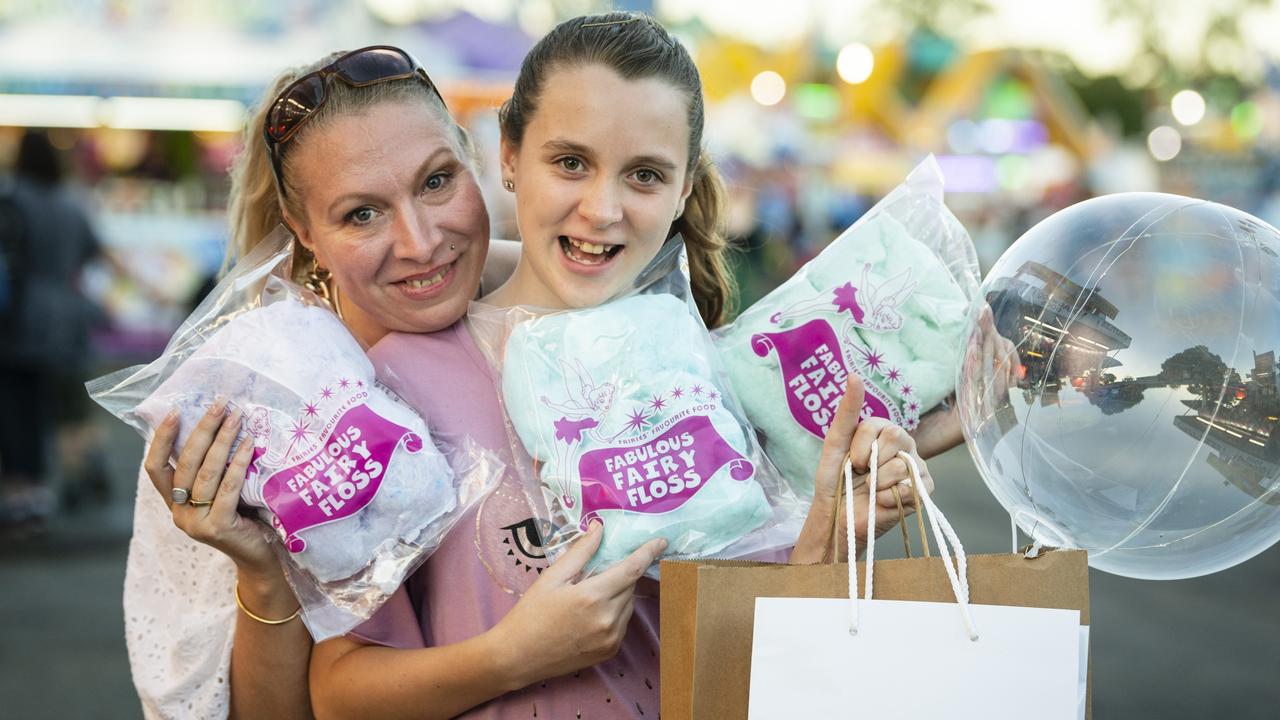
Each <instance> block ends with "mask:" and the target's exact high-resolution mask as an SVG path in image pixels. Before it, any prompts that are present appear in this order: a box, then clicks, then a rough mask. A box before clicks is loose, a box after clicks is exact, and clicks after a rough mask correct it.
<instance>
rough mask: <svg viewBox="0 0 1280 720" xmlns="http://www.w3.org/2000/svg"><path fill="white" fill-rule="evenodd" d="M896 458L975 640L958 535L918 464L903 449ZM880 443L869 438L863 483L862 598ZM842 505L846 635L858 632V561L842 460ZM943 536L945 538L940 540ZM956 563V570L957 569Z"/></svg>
mask: <svg viewBox="0 0 1280 720" xmlns="http://www.w3.org/2000/svg"><path fill="white" fill-rule="evenodd" d="M898 457H900V458H902V460H903V461H904V462H905V463H906V464H907V468H908V469H909V471H910V473H911V478H910V479H908V480H906V483H907V484H908V485H910V486H911V488H912V490H914V491H915V494H916V497H917V498H919V500H920V502H921V503H922V504H923V507H922V508H920V509H919V510H920V511H923V510H928V512H927V513H925V514H926V515H927V516H928V520H929V526H930V527H931V528H932V529H933V538H934V541H935V542H937V544H938V554H939V555H941V556H942V562H943V565H944V566H945V567H946V569H947V577H948V578H949V579H950V580H951V591H952V593H954V595H955V598H956V605H957V606H958V607H959V608H960V617H961V619H962V620H963V621H964V629H965V632H966V633H967V634H968V636H969V640H971V641H975V642H976V641H977V640H978V630H977V627H976V626H974V624H973V617H972V615H970V613H969V578H968V574H969V570H968V567H969V566H968V562H967V560H966V559H965V555H964V546H963V545H961V544H960V538H959V537H957V536H956V531H955V529H953V528H952V527H951V523H950V521H948V520H947V518H946V516H944V515H943V514H942V511H941V510H939V509H938V506H937V505H935V504H934V502H933V498H931V497H929V491H928V490H926V489H925V487H924V483H923V482H921V481H920V467H919V466H918V465H917V464H916V461H915V458H913V457H911V455H910V454H909V453H907V452H904V451H898ZM879 458H880V443H879V441H872V443H871V463H870V464H871V472H870V474H869V475H868V476H867V485H868V490H870V492H869V493H868V497H869V498H870V499H869V502H868V507H867V560H866V563H867V580H866V592H865V594H866V599H867V600H870V599H871V598H872V594H871V592H872V588H873V580H874V578H875V549H876V533H875V522H876V474H877V468H878V467H879V464H880V463H879ZM844 505H845V520H846V522H848V523H849V531H848V533H847V535H848V541H849V634H850V635H855V636H856V635H857V634H858V623H859V617H858V604H859V600H858V564H857V562H856V558H857V556H856V555H855V551H856V549H857V548H856V540H857V538H856V537H855V535H854V523H853V462H852V461H851V460H849V459H847V458H846V459H845V463H844ZM944 536H945V540H944ZM920 541H921V542H926V541H925V539H924V538H920ZM946 541H950V544H951V548H952V549H953V550H954V551H955V560H954V562H953V561H952V557H951V555H950V554H949V553H948V552H947V551H946V550H947V542H946ZM957 566H958V570H957Z"/></svg>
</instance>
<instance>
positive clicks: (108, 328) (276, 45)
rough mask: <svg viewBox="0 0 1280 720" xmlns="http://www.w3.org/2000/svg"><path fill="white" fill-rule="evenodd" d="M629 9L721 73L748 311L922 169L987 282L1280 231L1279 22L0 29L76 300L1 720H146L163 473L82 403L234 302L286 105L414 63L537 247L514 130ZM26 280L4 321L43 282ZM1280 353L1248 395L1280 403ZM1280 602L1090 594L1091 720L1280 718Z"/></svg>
mask: <svg viewBox="0 0 1280 720" xmlns="http://www.w3.org/2000/svg"><path fill="white" fill-rule="evenodd" d="M608 8H618V9H628V10H640V11H645V12H650V13H653V14H654V15H656V16H657V17H658V18H659V19H660V20H661V21H662V22H664V23H665V24H666V25H667V26H668V27H669V28H671V29H672V30H673V31H674V32H675V33H676V34H677V35H678V36H679V37H680V38H681V39H682V40H683V41H684V42H685V43H686V44H687V45H688V46H689V48H690V49H691V51H692V52H693V53H694V56H695V58H696V59H697V62H698V64H699V67H700V68H701V70H702V73H703V81H704V84H705V91H706V95H707V100H708V113H709V114H708V129H707V132H706V137H707V140H708V144H709V149H710V152H711V154H712V155H713V157H714V158H715V159H716V160H717V162H718V163H719V164H720V167H721V168H722V170H723V171H724V173H725V176H726V178H727V180H728V181H729V183H730V187H731V196H732V211H733V212H732V218H733V220H732V228H731V230H732V233H733V235H734V236H735V237H736V238H737V240H738V241H739V243H740V247H741V252H740V253H739V254H738V255H737V258H736V259H737V265H736V269H737V273H738V277H739V281H740V284H741V287H742V295H743V296H742V298H741V305H746V304H748V303H750V302H751V301H752V300H753V299H755V298H758V297H760V296H761V295H763V294H764V293H765V292H767V291H768V290H770V289H771V288H773V287H775V286H776V285H777V284H778V283H779V282H780V281H781V280H783V279H785V278H786V277H788V276H790V274H791V273H792V272H794V270H795V269H797V268H798V267H799V266H800V265H801V264H803V263H804V262H805V261H806V260H808V259H809V258H811V257H812V256H813V255H814V254H816V253H817V252H818V251H819V250H821V249H822V247H824V246H825V244H826V243H827V242H829V241H830V240H831V239H832V238H834V237H835V236H836V235H837V234H838V233H839V232H840V231H841V230H842V229H844V228H845V227H847V226H848V225H850V224H851V223H852V222H854V221H855V220H856V219H857V218H858V217H859V216H860V215H861V214H862V213H863V212H865V211H866V210H867V209H868V208H869V207H871V205H872V204H874V203H875V201H876V200H877V199H878V198H879V197H880V196H881V195H882V194H883V193H885V192H886V191H888V190H889V189H890V188H892V187H893V186H895V185H896V184H898V183H899V182H901V181H902V179H903V177H904V176H905V175H906V173H907V172H908V171H909V170H910V168H911V167H912V166H913V165H914V164H915V163H916V162H917V161H918V160H919V159H920V158H921V157H922V156H923V155H925V154H927V153H933V154H935V155H936V156H937V158H938V160H939V163H940V165H941V167H942V169H943V172H944V173H945V176H946V189H947V203H948V205H949V206H950V207H951V209H952V210H953V212H955V214H956V215H957V216H958V217H959V219H960V220H961V221H962V222H963V223H964V225H965V226H966V227H967V228H968V230H969V232H970V234H971V235H972V237H973V240H974V243H975V245H976V248H977V252H978V256H979V261H980V263H981V265H982V267H983V269H984V270H985V269H987V268H989V267H990V266H991V264H992V263H994V262H995V260H996V259H997V258H998V257H999V256H1000V255H1001V253H1002V252H1003V251H1004V250H1005V249H1006V248H1007V247H1008V246H1009V245H1010V244H1011V243H1012V242H1013V241H1014V240H1016V239H1017V238H1018V237H1019V236H1020V235H1021V234H1022V233H1023V232H1024V231H1026V230H1027V229H1028V228H1030V227H1031V226H1032V225H1034V224H1035V223H1036V222H1038V221H1039V220H1041V219H1043V218H1045V217H1047V216H1049V215H1050V214H1052V213H1053V212H1055V211H1057V210H1059V209H1061V208H1063V207H1066V206H1068V205H1071V204H1073V203H1076V202H1079V201H1081V200H1084V199H1088V198H1091V197H1095V196H1097V195H1101V194H1106V193H1114V192H1126V191H1161V192H1170V193H1177V194H1181V195H1187V196H1191V197H1197V198H1203V199H1207V200H1212V201H1215V202H1218V203H1222V204H1225V205H1229V206H1232V207H1235V208H1238V209H1240V210H1243V211H1245V212H1249V213H1252V214H1254V215H1256V216H1257V217H1259V218H1261V219H1263V220H1265V221H1267V222H1270V223H1271V224H1273V225H1280V45H1277V43H1276V38H1277V37H1280V2H1276V1H1275V0H1215V1H1214V2H1199V1H1196V0H1166V1H1161V2H1157V0H1077V2H1074V3H1046V2H1025V1H1019V0H914V1H913V0H877V1H875V2H872V1H870V0H808V1H801V0H794V1H793V2H787V3H777V2H767V1H766V0H736V1H735V0H707V1H701V2H698V1H695V0H631V1H626V2H613V3H607V2H595V1H592V0H527V1H525V2H516V1H515V0H468V1H466V2H464V1H463V0H284V1H282V2H276V3H250V2H242V1H235V2H221V3H205V2H195V1H191V0H169V1H165V2H161V1H158V0H80V1H76V0H61V1H59V0H26V1H17V2H4V3H0V227H5V228H10V227H14V224H15V223H24V222H27V229H28V230H30V229H31V228H32V227H38V229H39V232H40V233H42V234H44V233H47V234H48V237H55V236H56V237H57V238H58V239H57V241H56V242H53V241H50V242H48V243H43V244H41V245H39V246H37V247H36V249H35V250H34V251H33V252H34V253H37V254H40V253H47V254H49V255H50V258H48V259H45V260H40V261H39V262H48V263H52V264H54V265H56V266H57V267H59V268H62V269H63V272H62V275H63V276H65V278H66V282H65V284H64V285H63V286H61V287H58V288H56V289H50V292H51V295H52V297H53V298H54V299H53V300H51V301H50V305H49V308H50V309H49V311H48V312H49V313H50V314H49V322H48V332H47V333H43V334H41V336H40V337H13V336H12V335H3V337H4V338H5V340H4V344H3V347H0V364H3V365H4V366H5V367H7V368H10V369H12V370H13V372H9V373H7V379H6V380H5V383H4V387H3V388H2V389H3V391H4V393H5V398H4V399H3V400H0V402H4V403H6V404H8V405H9V406H10V407H21V408H22V409H24V411H25V414H23V415H21V416H18V419H17V420H13V419H7V420H6V421H5V422H6V425H5V427H3V428H0V432H3V433H5V434H6V435H8V436H10V437H15V438H21V439H24V442H26V444H27V445H29V446H30V453H29V456H30V457H31V458H34V460H32V461H24V462H14V461H13V460H12V458H8V457H6V458H3V459H0V475H3V477H4V483H3V485H2V487H3V493H4V494H3V509H2V512H0V522H3V526H4V537H3V544H2V545H0V577H2V578H3V588H4V590H3V592H0V622H3V627H4V640H3V641H2V642H0V708H4V709H3V710H0V715H3V716H5V717H15V718H19V717H134V716H137V715H138V714H139V710H138V707H137V702H136V698H134V696H133V694H132V688H131V686H130V683H129V677H128V665H127V661H126V659H125V653H124V640H123V629H122V625H123V621H122V618H121V617H120V615H121V608H120V600H119V598H120V588H121V581H122V577H123V572H124V553H125V551H126V546H127V540H128V532H129V523H130V514H131V511H132V506H133V492H134V485H135V477H136V471H137V463H138V459H139V457H140V451H141V443H140V441H139V440H138V439H137V438H136V437H134V436H133V434H132V431H131V430H129V429H128V428H125V427H124V426H123V425H122V424H119V423H116V422H113V421H112V420H110V419H109V418H108V417H107V416H106V415H105V414H104V413H102V412H101V411H99V410H98V409H97V408H96V407H94V406H91V404H90V402H89V400H88V398H87V397H86V396H85V395H84V393H83V390H82V385H81V383H83V381H84V380H85V379H86V378H88V377H91V376H96V375H98V374H101V373H102V372H105V371H108V370H111V369H115V368H117V367H121V366H124V365H128V364H133V363H137V362H142V361H147V360H150V359H152V358H154V357H155V356H156V355H157V354H158V353H159V351H160V350H161V349H162V348H163V345H164V343H165V341H166V340H167V339H168V337H169V335H170V334H171V333H172V332H173V330H174V329H175V328H176V327H177V325H178V323H179V322H181V320H182V319H183V318H184V317H185V316H186V314H187V313H188V311H189V309H190V308H191V307H192V304H193V303H194V302H195V301H196V300H197V299H198V298H199V297H201V295H202V293H203V292H204V291H205V290H207V289H208V287H209V283H210V282H211V280H212V278H214V276H215V275H216V273H217V272H218V270H219V268H220V266H221V263H222V258H223V253H224V247H225V242H226V237H227V227H226V213H225V211H226V199H227V191H228V179H227V168H228V165H229V163H230V160H231V158H232V156H233V155H234V154H235V153H236V151H237V149H238V147H239V142H240V136H239V132H240V130H241V128H242V126H243V123H244V120H245V118H246V116H247V114H248V112H249V110H250V109H251V108H252V107H253V105H254V104H255V103H257V102H258V101H259V99H260V95H261V93H262V92H263V89H264V85H265V83H266V81H267V80H269V79H270V78H271V77H273V76H274V75H275V74H276V73H277V72H278V71H279V70H280V69H281V68H282V67H284V66H286V65H291V64H296V63H300V62H305V61H309V60H311V59H313V58H316V57H319V56H320V55H322V54H324V53H326V52H328V51H330V50H333V49H337V48H354V47H359V46H362V45H368V44H374V43H388V44H395V45H399V46H402V47H404V48H406V49H409V50H410V51H411V52H413V53H414V54H415V55H416V56H417V57H418V58H419V59H420V60H422V61H423V63H424V64H425V65H426V66H427V68H428V70H429V72H430V73H431V75H432V77H433V78H434V79H435V80H436V81H437V83H438V84H439V85H440V86H441V87H442V89H443V92H444V95H445V98H446V100H447V102H448V103H449V106H450V108H451V109H452V110H453V111H454V112H455V114H456V115H458V117H459V118H461V119H463V121H464V123H465V124H466V125H467V126H468V127H469V128H470V129H471V131H472V133H473V135H474V136H475V137H476V138H477V139H478V141H479V145H480V147H481V150H482V154H483V162H484V166H483V168H482V177H481V184H482V187H483V189H484V191H485V195H486V201H487V202H488V206H489V211H490V213H491V215H492V217H493V228H494V235H495V236H497V237H507V238H514V237H515V229H514V223H513V220H512V206H511V199H510V198H511V196H510V195H509V194H507V193H505V192H502V191H501V190H500V187H499V176H498V173H497V145H498V134H497V122H496V115H495V112H494V111H495V108H496V107H497V106H498V104H499V103H501V102H502V101H503V100H504V99H506V97H507V96H508V94H509V92H510V88H511V84H512V81H513V79H514V75H515V72H516V70H517V68H518V67H519V63H520V60H521V59H522V57H523V56H524V53H525V52H526V50H527V49H528V48H529V47H530V46H531V45H532V43H533V41H534V40H535V39H536V38H537V37H539V36H540V35H541V34H542V33H544V32H546V31H547V30H549V29H550V28H551V27H552V26H553V25H554V24H555V23H556V22H558V21H560V20H563V19H565V18H568V17H571V16H574V15H578V14H581V13H584V12H592V11H598V10H602V9H608ZM33 182H34V183H36V184H39V185H41V186H44V187H49V186H56V187H59V188H61V189H60V190H59V191H58V192H57V193H51V194H50V195H49V199H48V200H47V203H48V204H47V205H45V206H44V207H45V210H44V211H43V212H44V214H45V215H47V216H49V217H57V218H61V219H60V220H59V221H58V222H45V221H43V220H38V221H35V222H28V221H25V220H23V218H21V217H19V215H20V213H16V212H15V211H13V207H15V205H14V204H13V203H11V202H9V201H8V200H7V198H11V197H12V196H13V195H14V194H15V193H17V192H19V191H18V190H17V188H19V187H21V186H23V185H24V183H25V184H30V183H33ZM0 249H2V250H3V252H0V261H2V262H0V322H2V316H3V314H4V312H5V311H6V308H8V307H11V305H10V303H12V302H13V298H15V297H17V296H18V293H19V292H21V291H23V288H22V287H21V282H20V278H21V275H22V274H21V273H20V272H17V271H16V270H18V269H20V268H21V267H22V264H21V263H23V262H33V261H34V260H33V258H29V257H28V258H22V257H19V255H18V254H15V251H14V250H13V249H12V248H8V247H5V248H0ZM6 263H7V264H6ZM1277 322H1280V320H1278V321H1277ZM2 332H4V328H3V327H0V333H2ZM1268 350H1269V351H1268ZM1275 350H1276V349H1275V348H1271V349H1265V348H1264V349H1259V351H1260V352H1257V353H1255V359H1256V367H1255V368H1254V369H1253V372H1254V374H1255V375H1254V376H1256V378H1261V379H1260V380H1258V382H1259V383H1263V384H1265V381H1267V380H1268V379H1269V380H1270V383H1271V384H1272V385H1275V386H1276V387H1277V388H1280V384H1277V381H1276V368H1275ZM1254 376H1251V377H1254ZM1277 392H1280V390H1277ZM5 414H6V416H7V417H9V418H13V417H14V413H11V412H10V413H5ZM10 454H12V453H10ZM934 475H935V477H937V478H938V484H939V493H940V496H941V498H940V499H941V501H942V502H945V503H947V504H948V505H949V506H951V507H954V508H955V511H954V515H955V520H956V524H957V526H958V529H959V530H960V534H961V537H965V538H967V539H968V541H969V543H970V544H971V546H972V548H971V549H973V550H975V551H979V552H997V551H1004V550H1006V549H1007V547H1008V534H1009V533H1008V527H1009V526H1008V519H1007V516H1005V515H1004V514H1003V512H1002V511H1001V510H1000V508H999V506H998V505H997V504H996V503H995V501H994V500H993V499H992V498H991V496H990V494H989V493H988V492H987V490H986V487H985V486H984V485H983V483H982V481H981V479H980V478H979V477H978V475H977V473H976V471H975V470H974V467H973V464H972V462H971V461H970V459H969V457H968V455H967V453H966V452H965V451H964V450H963V449H958V450H957V451H953V452H951V453H949V454H947V455H945V456H943V457H942V458H940V459H939V460H937V461H936V462H935V463H934ZM1278 572H1280V551H1277V550H1276V549H1275V548H1273V549H1271V550H1270V551H1268V552H1266V553H1263V554H1262V555H1260V556H1259V557H1257V558H1255V559H1254V560H1252V561H1250V562H1248V563H1246V564H1245V565H1242V566H1240V567H1237V568H1233V569H1231V570H1228V571H1225V572H1223V573H1219V574H1217V575H1212V576H1209V577H1205V578H1199V579H1196V580H1186V581H1177V582H1166V583H1150V582H1142V581H1134V580H1127V579H1123V578H1117V577H1113V576H1108V575H1105V574H1101V573H1098V572H1096V571H1095V572H1094V573H1093V576H1092V580H1093V603H1094V608H1095V609H1094V617H1095V630H1094V634H1093V637H1094V638H1095V640H1094V643H1095V644H1094V649H1093V680H1094V688H1095V692H1094V697H1095V703H1094V708H1095V716H1096V717H1099V718H1147V717H1150V718H1174V717H1210V716H1212V717H1232V718H1252V717H1256V718H1263V717H1275V714H1274V713H1275V712H1276V711H1275V708H1276V707H1280V681H1278V680H1277V678H1278V677H1280V650H1278V649H1277V648H1280V618H1278V616H1277V613H1276V612H1275V602H1276V600H1275V598H1276V593H1277V591H1280V580H1278V579H1277V578H1280V575H1278ZM1192 657H1194V658H1196V660H1195V661H1192V660H1191V658H1192ZM1028 667H1029V671H1033V670H1032V669H1031V668H1033V659H1031V658H1029V666H1028ZM1016 681H1017V680H1016V678H1010V682H1016Z"/></svg>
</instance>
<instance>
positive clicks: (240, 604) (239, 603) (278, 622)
mask: <svg viewBox="0 0 1280 720" xmlns="http://www.w3.org/2000/svg"><path fill="white" fill-rule="evenodd" d="M236 605H237V606H238V607H239V608H240V611H241V612H243V613H244V614H245V615H248V616H249V617H250V618H253V619H254V620H257V621H258V622H260V623H262V624H263V625H283V624H285V623H287V622H289V621H290V620H292V619H294V618H296V617H298V614H299V613H301V612H302V606H301V605H299V606H298V609H297V610H294V611H293V614H292V615H290V616H289V617H287V618H284V619H283V620H268V619H266V618H264V617H261V616H258V615H254V614H253V612H252V611H251V610H249V608H247V607H245V606H244V601H243V600H241V599H240V581H239V580H236Z"/></svg>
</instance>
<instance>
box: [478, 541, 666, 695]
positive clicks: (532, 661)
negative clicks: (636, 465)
mask: <svg viewBox="0 0 1280 720" xmlns="http://www.w3.org/2000/svg"><path fill="white" fill-rule="evenodd" d="M603 536H604V530H603V527H602V526H601V525H600V524H599V523H592V525H591V527H590V528H589V529H588V530H587V533H586V535H584V536H583V537H581V538H578V539H577V540H576V541H574V543H573V545H572V546H570V547H569V549H568V550H566V551H565V553H564V554H563V555H561V556H560V558H559V559H558V560H556V562H554V563H552V564H551V566H550V567H548V568H547V569H546V570H544V571H543V572H542V575H541V576H539V577H538V579H537V581H535V582H534V583H533V585H532V586H531V587H530V588H529V590H528V591H527V592H525V594H524V597H522V598H521V599H520V602H518V603H516V606H515V607H513V608H512V609H511V611H510V612H508V613H507V614H506V616H505V617H503V618H502V620H501V621H500V622H499V623H498V624H497V626H495V627H494V628H493V630H491V631H490V632H491V633H493V634H494V635H495V636H497V637H499V638H501V639H500V641H499V642H497V643H495V644H496V645H497V646H498V647H500V648H504V649H507V650H508V657H507V658H504V660H503V663H502V664H503V665H504V666H505V667H506V668H507V669H508V670H509V672H508V673H504V675H506V677H508V678H510V679H511V687H509V688H507V689H508V690H517V689H519V688H522V687H525V686H526V685H529V684H531V683H534V682H537V681H539V680H546V679H547V678H553V677H557V676H560V675H564V674H566V673H571V672H573V671H575V670H581V669H582V668H585V667H590V666H592V665H595V664H596V663H599V662H603V661H605V660H608V659H609V658H611V657H613V656H614V655H616V654H617V652H618V648H619V647H621V645H622V638H623V637H624V636H625V635H626V632H627V624H628V623H629V622H630V620H631V611H632V608H633V607H634V603H635V589H636V582H637V581H638V580H639V579H640V578H642V577H644V573H645V571H646V570H648V569H649V566H650V565H652V564H653V563H654V561H656V560H657V559H658V556H659V555H661V554H662V551H663V550H665V549H666V547H667V541H666V540H665V539H662V538H658V539H656V540H650V541H649V542H647V543H645V544H644V545H642V546H640V548H639V549H637V550H636V551H635V552H633V553H631V555H629V556H628V557H627V558H626V559H625V560H623V561H622V562H620V563H618V564H617V565H615V566H613V567H611V568H609V569H608V570H605V571H604V572H602V573H600V574H599V575H594V576H592V577H589V578H585V579H580V575H581V573H582V569H583V568H584V567H586V565H587V562H588V561H590V560H591V557H592V556H593V555H595V553H596V549H598V548H599V547H600V541H601V538H602V537H603Z"/></svg>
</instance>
